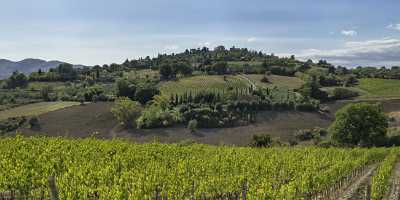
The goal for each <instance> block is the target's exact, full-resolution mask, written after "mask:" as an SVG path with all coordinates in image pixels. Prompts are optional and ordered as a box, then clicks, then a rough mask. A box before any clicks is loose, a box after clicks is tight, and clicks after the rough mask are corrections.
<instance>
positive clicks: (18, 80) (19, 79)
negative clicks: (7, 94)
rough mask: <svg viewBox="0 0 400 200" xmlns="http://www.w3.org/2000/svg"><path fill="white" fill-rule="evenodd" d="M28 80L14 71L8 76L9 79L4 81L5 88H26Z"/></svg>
mask: <svg viewBox="0 0 400 200" xmlns="http://www.w3.org/2000/svg"><path fill="white" fill-rule="evenodd" d="M28 83H29V82H28V78H27V77H26V76H25V74H23V73H21V72H19V71H15V72H13V74H12V75H11V76H10V78H8V79H7V81H6V87H7V88H13V89H14V88H17V87H19V88H25V87H26V86H28Z"/></svg>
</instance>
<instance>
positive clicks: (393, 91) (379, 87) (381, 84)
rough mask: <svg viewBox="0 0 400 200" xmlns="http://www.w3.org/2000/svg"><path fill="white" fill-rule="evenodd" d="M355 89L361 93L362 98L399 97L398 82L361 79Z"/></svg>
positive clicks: (399, 83) (399, 84) (399, 86)
mask: <svg viewBox="0 0 400 200" xmlns="http://www.w3.org/2000/svg"><path fill="white" fill-rule="evenodd" d="M359 81H360V83H359V85H357V86H356V88H357V89H360V90H362V91H363V93H362V96H361V97H364V98H376V97H380V98H381V97H400V80H390V79H378V78H363V79H360V80H359Z"/></svg>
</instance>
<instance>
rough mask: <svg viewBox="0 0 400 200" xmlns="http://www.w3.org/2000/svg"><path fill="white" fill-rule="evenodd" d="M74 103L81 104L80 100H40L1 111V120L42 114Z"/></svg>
mask: <svg viewBox="0 0 400 200" xmlns="http://www.w3.org/2000/svg"><path fill="white" fill-rule="evenodd" d="M73 105H79V103H78V102H64V101H62V102H40V103H33V104H28V105H23V106H19V107H16V108H12V109H8V110H4V111H1V112H0V120H3V119H7V118H10V117H20V116H33V115H41V114H43V113H47V112H50V111H54V110H58V109H61V108H66V107H69V106H73Z"/></svg>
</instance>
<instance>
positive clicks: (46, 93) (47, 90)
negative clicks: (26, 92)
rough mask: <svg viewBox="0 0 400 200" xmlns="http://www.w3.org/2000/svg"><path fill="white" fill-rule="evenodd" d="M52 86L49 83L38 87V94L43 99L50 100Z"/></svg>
mask: <svg viewBox="0 0 400 200" xmlns="http://www.w3.org/2000/svg"><path fill="white" fill-rule="evenodd" d="M53 91H54V90H53V87H52V86H50V85H46V86H44V87H43V88H42V89H40V96H42V99H43V100H45V101H51V100H52V98H51V94H52V93H53Z"/></svg>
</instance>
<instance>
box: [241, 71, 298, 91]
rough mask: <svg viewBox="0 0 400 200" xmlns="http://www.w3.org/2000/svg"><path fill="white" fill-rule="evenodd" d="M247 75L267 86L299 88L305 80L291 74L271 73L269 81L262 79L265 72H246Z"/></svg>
mask: <svg viewBox="0 0 400 200" xmlns="http://www.w3.org/2000/svg"><path fill="white" fill-rule="evenodd" d="M245 76H246V77H248V78H249V79H250V80H252V81H253V82H254V83H255V84H256V85H257V86H259V87H266V88H273V87H279V88H285V89H289V90H294V89H299V88H300V87H301V86H302V85H303V84H304V81H302V80H301V79H300V78H297V77H290V76H278V75H269V76H267V78H268V81H269V83H265V82H262V81H261V79H262V78H263V77H264V75H263V74H246V75H245Z"/></svg>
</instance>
